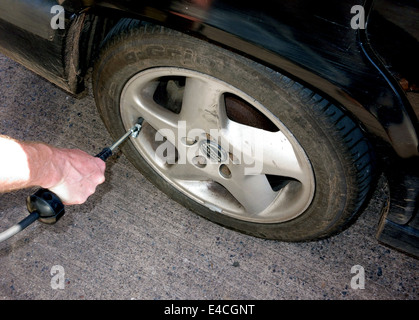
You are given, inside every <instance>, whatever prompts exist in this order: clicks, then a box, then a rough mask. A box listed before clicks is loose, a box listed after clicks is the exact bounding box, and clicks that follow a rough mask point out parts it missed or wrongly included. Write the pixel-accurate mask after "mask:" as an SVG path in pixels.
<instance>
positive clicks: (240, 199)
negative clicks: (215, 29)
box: [93, 19, 373, 241]
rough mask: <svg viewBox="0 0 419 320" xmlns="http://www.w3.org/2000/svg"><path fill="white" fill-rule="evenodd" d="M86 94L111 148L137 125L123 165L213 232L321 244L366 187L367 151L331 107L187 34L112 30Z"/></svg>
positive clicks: (134, 27) (128, 26)
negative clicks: (92, 99)
mask: <svg viewBox="0 0 419 320" xmlns="http://www.w3.org/2000/svg"><path fill="white" fill-rule="evenodd" d="M93 91H94V96H95V100H96V104H97V107H98V110H99V113H100V115H101V117H102V119H103V121H104V123H105V125H106V127H107V129H108V130H109V132H110V133H111V135H112V136H113V137H114V138H116V137H118V136H120V135H122V134H123V133H124V132H126V131H127V129H128V128H130V127H131V126H132V125H133V124H134V123H135V122H136V119H137V118H138V117H143V118H144V125H143V129H142V131H141V132H140V134H139V137H138V138H136V139H134V138H131V140H130V141H128V142H127V143H126V144H125V145H124V146H123V152H124V154H125V155H126V156H127V158H128V159H129V160H130V161H131V162H132V163H133V165H134V166H135V167H136V168H137V169H138V170H139V171H140V172H141V173H142V174H143V175H144V176H145V177H147V178H148V179H149V180H150V181H151V182H152V183H154V184H155V185H156V186H157V187H158V188H160V189H161V190H162V191H163V192H164V193H166V194H167V195H168V196H169V197H170V198H173V199H174V200H176V201H178V202H179V203H181V204H182V205H184V206H185V207H187V208H189V209H190V210H192V211H193V212H195V213H197V214H199V215H201V216H202V217H204V218H207V219H209V220H211V221H213V222H215V223H217V224H220V225H222V226H224V227H227V228H230V229H234V230H237V231H239V232H242V233H245V234H249V235H252V236H256V237H262V238H266V239H277V240H282V241H302V240H313V239H319V238H324V237H327V236H331V235H333V234H336V233H338V232H340V231H342V230H343V229H344V228H345V227H346V226H348V225H349V223H350V222H351V221H353V220H354V217H355V216H356V214H357V213H358V212H359V210H360V208H361V206H362V204H363V203H364V202H365V200H366V198H367V195H368V193H369V191H370V189H371V186H372V181H373V179H372V177H373V174H372V172H373V153H372V149H371V147H370V144H369V143H368V140H367V139H366V137H365V135H364V134H363V132H362V131H361V129H360V128H359V126H358V125H357V124H356V123H355V122H354V121H353V120H352V119H351V117H350V116H349V115H348V114H346V112H345V111H344V110H343V109H342V108H341V107H340V106H338V105H337V104H335V103H332V102H331V101H329V100H327V99H325V98H324V97H323V96H322V95H321V93H315V92H314V91H312V90H310V89H309V88H306V87H304V86H303V85H301V84H300V83H298V82H296V81H294V80H291V79H290V78H289V77H286V76H284V75H282V74H280V73H278V72H277V71H274V70H272V69H270V68H268V67H266V66H263V65H261V64H259V63H257V62H254V61H252V60H249V59H248V58H246V57H243V56H240V55H238V54H236V53H233V52H231V51H228V50H226V49H224V48H220V47H218V46H216V45H214V44H210V43H208V42H205V41H203V40H200V39H197V38H195V37H192V36H190V35H186V34H183V33H180V32H177V31H174V30H171V29H168V28H166V27H162V26H157V25H153V24H150V23H145V22H140V21H137V20H129V19H127V20H123V21H121V22H120V23H119V24H118V25H117V26H115V28H114V29H113V30H112V31H111V32H110V33H109V35H108V36H107V37H106V39H105V40H104V42H103V45H102V47H101V50H100V54H99V57H98V59H97V61H96V64H95V67H94V71H93ZM188 101H190V102H189V103H188ZM191 105H196V108H193V107H191ZM201 105H203V106H201ZM182 110H183V111H184V112H182ZM185 110H187V111H185ZM182 119H186V120H185V121H184V122H181V121H179V120H182ZM176 120H177V122H176ZM165 124H167V127H165ZM181 124H183V125H184V126H185V128H180V127H181ZM189 124H190V125H189ZM194 125H195V127H196V129H200V130H201V131H202V134H201V133H200V132H201V131H199V130H195V131H193V130H190V129H193V126H194ZM211 128H213V129H214V130H218V131H213V132H209V131H210V129H211ZM168 129H171V130H176V129H178V131H177V132H175V133H174V134H173V136H170V130H168ZM180 129H187V130H183V131H182V133H180V131H181V130H180ZM165 130H168V131H165ZM191 131H193V134H192V135H190V136H189V132H191ZM184 132H186V134H185V133H184ZM214 132H215V133H217V132H218V133H219V136H217V137H214V135H215V134H214ZM255 137H256V138H257V139H259V140H255V141H250V140H251V139H252V138H255ZM243 139H244V140H246V141H245V142H243ZM223 142H225V144H224V145H223ZM246 143H247V144H249V143H250V144H251V147H250V148H248V149H246ZM165 144H166V145H165ZM260 144H263V150H262V149H259V150H256V149H258V146H259V145H260ZM164 145H165V147H164V148H163V146H164ZM172 145H173V146H174V148H172V149H170V146H172ZM235 147H237V148H236V149H235ZM252 148H253V149H252ZM163 149H164V150H163ZM169 149H170V150H171V151H170V150H169ZM181 149H182V151H181ZM183 149H186V150H187V151H188V152H189V151H190V152H191V155H188V154H187V153H185V150H183ZM162 150H163V152H160V153H159V152H158V151H162ZM235 150H238V152H237V154H238V155H237V156H236V155H235V153H234V152H233V151H235ZM169 151H170V152H169ZM256 151H258V152H259V153H260V154H261V155H262V156H261V157H260V158H261V160H258V159H256V158H258V154H257V153H256ZM157 153H159V155H158V156H157V157H156V154H157ZM169 153H170V154H171V155H169ZM185 155H186V157H188V159H187V160H188V161H185V162H182V163H180V159H184V157H185ZM252 156H253V157H254V158H253V160H254V161H252ZM245 157H247V161H245V160H246V159H245ZM249 159H250V160H249ZM163 160H164V161H163ZM169 160H171V161H172V162H170V161H169ZM194 161H195V162H194ZM257 164H261V166H259V168H258V170H259V171H258V170H256V171H255V172H252V168H253V169H254V167H257ZM181 165H183V166H181ZM252 166H253V167H252ZM260 168H262V169H260ZM246 172H247V173H246Z"/></svg>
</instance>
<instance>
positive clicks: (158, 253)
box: [0, 55, 419, 300]
mask: <svg viewBox="0 0 419 320" xmlns="http://www.w3.org/2000/svg"><path fill="white" fill-rule="evenodd" d="M0 92H1V94H0V134H7V135H10V136H12V137H15V138H18V139H25V140H37V141H43V142H46V143H50V144H52V145H55V146H60V147H69V148H73V147H74V148H76V147H77V148H80V149H82V150H84V151H86V152H88V153H90V154H96V153H98V152H99V151H100V150H101V149H102V148H103V147H104V146H108V145H110V144H111V143H112V142H113V141H112V139H111V138H110V136H109V134H108V133H107V131H106V130H105V128H104V127H103V126H102V123H101V120H100V118H99V115H98V113H97V111H96V109H95V105H94V101H93V98H92V96H91V93H89V95H87V96H86V97H85V98H83V99H76V98H74V97H72V96H70V95H68V94H67V93H66V92H64V91H62V90H61V89H59V88H57V87H55V86H54V85H52V84H51V83H49V82H47V81H45V80H43V79H42V78H40V77H39V76H37V75H35V74H34V73H32V72H30V71H28V70H26V69H24V68H23V67H21V66H20V65H18V64H17V63H15V62H13V61H11V60H9V59H8V58H6V57H4V56H2V55H0ZM0 152H1V151H0ZM106 172H107V176H106V178H107V182H106V183H105V184H103V185H101V186H99V188H98V190H97V192H96V193H95V194H94V195H93V196H91V198H89V200H88V201H87V202H86V203H85V204H83V205H80V206H72V207H67V208H66V215H65V216H64V217H63V218H62V219H61V220H60V221H59V222H58V223H57V224H55V225H53V226H47V225H43V224H41V223H39V222H35V223H34V224H32V225H31V226H29V227H28V228H27V229H26V230H24V231H23V232H21V233H19V234H18V235H16V236H15V237H13V238H11V239H9V240H8V241H7V242H3V243H0V266H1V269H0V299H2V300H9V299H13V300H15V299H17V300H23V299H30V300H32V299H74V300H78V299H126V300H129V299H238V300H240V299H274V300H277V299H278V300H280V299H315V300H323V299H334V300H338V299H339V300H346V299H348V300H351V299H362V300H370V299H374V300H376V299H380V300H382V299H395V300H418V299H419V286H418V285H419V260H417V259H415V258H412V257H409V256H407V255H404V254H402V253H400V252H397V251H395V250H392V249H391V248H388V247H386V246H383V245H382V244H380V243H378V242H377V241H376V239H375V232H376V228H377V223H378V220H379V217H380V209H381V207H382V205H383V203H384V199H385V196H384V194H385V191H386V184H385V180H384V179H381V180H380V183H379V185H378V187H377V190H376V192H375V194H374V196H373V198H372V199H371V201H370V203H369V205H368V207H367V208H366V209H365V211H364V212H363V213H362V215H361V216H360V218H359V219H358V220H357V221H356V222H355V223H354V224H353V225H352V226H351V227H350V228H349V229H348V230H346V231H344V232H342V233H341V234H339V235H337V236H334V237H332V238H329V239H327V240H322V241H318V242H308V243H282V242H276V241H267V240H262V239H257V238H253V237H249V236H245V235H242V234H239V233H236V232H234V231H230V230H227V229H224V228H222V227H220V226H218V225H215V224H213V223H211V222H209V221H206V220H204V219H202V218H200V217H199V216H197V215H195V214H194V213H192V212H190V211H188V210H187V209H185V208H183V207H182V206H181V205H179V204H177V203H175V202H173V201H171V200H170V199H168V198H167V197H166V195H165V194H163V193H162V192H160V191H159V190H158V189H156V188H155V187H154V186H153V185H152V184H151V183H150V182H148V181H146V180H145V179H144V177H143V176H142V175H141V174H140V173H139V172H137V171H136V170H135V169H134V167H133V166H132V165H131V164H130V163H129V162H128V161H127V159H126V158H125V157H124V155H122V154H119V155H117V156H116V157H114V158H112V159H110V160H109V161H108V162H107V171H106ZM33 191H34V190H22V191H18V192H12V193H7V194H0V231H3V230H4V229H6V228H7V227H9V226H11V225H12V224H14V223H15V222H17V221H20V220H21V219H22V218H24V217H25V216H26V215H27V210H26V205H25V199H26V197H27V196H28V195H29V194H31V193H32V192H33ZM354 266H360V267H362V268H363V269H362V270H363V271H364V276H365V284H364V289H361V288H358V289H356V285H360V284H361V282H360V281H359V280H358V281H355V280H356V279H357V278H359V277H362V273H361V272H360V271H356V270H355V269H354V270H352V271H353V273H352V272H351V269H352V268H353V267H354ZM353 277H354V279H352V278H353ZM351 280H354V281H353V282H352V283H353V284H355V286H351ZM353 287H354V288H353Z"/></svg>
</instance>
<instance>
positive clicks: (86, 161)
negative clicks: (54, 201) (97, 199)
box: [43, 149, 106, 205]
mask: <svg viewBox="0 0 419 320" xmlns="http://www.w3.org/2000/svg"><path fill="white" fill-rule="evenodd" d="M51 165H52V169H51V172H52V174H53V175H54V176H53V177H51V178H52V179H51V180H52V181H53V182H50V183H49V184H51V185H49V186H43V187H46V188H47V189H49V190H50V191H52V192H54V193H55V194H56V195H57V196H58V197H59V198H60V199H61V201H62V202H63V204H65V205H72V204H82V203H84V202H85V201H86V200H87V198H88V197H89V196H91V195H92V194H93V193H94V192H95V191H96V187H97V186H98V185H99V184H101V183H103V182H104V181H105V176H104V172H105V168H106V165H105V162H104V161H102V160H101V159H99V158H96V157H93V156H91V155H89V154H87V153H85V152H84V151H81V150H78V149H55V150H54V152H53V157H52V160H51Z"/></svg>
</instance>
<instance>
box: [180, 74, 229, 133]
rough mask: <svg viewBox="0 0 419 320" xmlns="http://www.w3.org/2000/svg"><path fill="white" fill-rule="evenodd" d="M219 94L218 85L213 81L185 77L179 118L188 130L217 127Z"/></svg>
mask: <svg viewBox="0 0 419 320" xmlns="http://www.w3.org/2000/svg"><path fill="white" fill-rule="evenodd" d="M221 94H222V90H221V88H220V86H217V85H216V84H215V83H213V82H207V81H204V80H202V79H198V78H192V77H191V78H186V82H185V91H184V94H183V101H182V109H181V111H180V114H179V119H180V120H182V121H185V122H186V128H187V129H188V131H189V130H193V129H201V130H203V131H205V132H209V131H210V129H218V127H219V116H220V98H221Z"/></svg>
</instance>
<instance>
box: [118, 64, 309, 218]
mask: <svg viewBox="0 0 419 320" xmlns="http://www.w3.org/2000/svg"><path fill="white" fill-rule="evenodd" d="M249 112H250V116H247V117H246V114H248V113H249ZM120 113H121V118H122V121H123V124H124V126H125V127H126V128H127V129H128V128H130V127H132V126H133V124H134V123H135V122H136V121H137V119H138V117H143V118H144V123H143V128H142V130H141V132H140V134H139V136H138V137H137V138H135V139H134V138H131V142H132V143H133V145H134V147H135V148H136V150H137V151H138V152H139V153H140V155H141V156H142V157H143V158H144V159H145V160H146V161H147V163H148V164H150V165H151V166H152V167H153V169H154V170H155V171H156V172H157V173H158V174H159V175H160V176H161V177H162V178H164V179H165V180H166V181H167V182H168V183H170V184H171V185H172V186H174V187H175V188H176V189H178V190H179V191H180V192H182V193H183V194H185V195H186V196H188V197H190V198H192V199H193V200H195V201H197V202H198V203H200V204H202V205H204V206H206V207H208V208H210V209H211V210H213V211H215V212H218V213H220V214H224V215H227V216H230V217H233V218H236V219H240V220H244V221H249V222H255V223H279V222H284V221H287V220H290V219H293V218H295V217H297V216H299V215H300V214H302V213H303V212H304V211H305V210H306V209H307V208H308V206H309V205H310V203H311V201H312V199H313V196H314V190H315V181H314V174H313V170H312V167H311V164H310V161H309V159H308V157H307V156H306V154H305V152H304V150H303V148H302V147H301V145H300V144H299V143H298V141H297V140H296V139H295V138H294V137H293V135H292V134H291V133H290V132H289V131H288V129H287V128H286V127H285V126H284V125H283V124H282V123H281V122H280V120H279V119H277V118H276V117H274V116H273V115H272V114H271V113H270V112H269V111H268V110H267V109H266V108H265V107H263V106H262V105H261V104H260V103H259V102H257V101H256V100H255V99H252V98H251V97H249V96H248V95H247V94H245V93H244V92H242V91H241V90H239V89H237V88H235V87H233V86H231V85H229V84H227V83H225V82H223V81H221V80H219V79H216V78H213V77H211V76H208V75H205V74H202V73H199V72H195V71H191V70H187V69H181V68H169V67H167V68H153V69H148V70H146V71H143V72H140V73H138V74H137V75H135V76H134V77H133V78H131V79H130V80H129V81H128V83H127V84H126V85H125V86H124V89H123V91H122V94H121V100H120ZM243 115H244V116H243ZM254 121H256V123H253V122H254Z"/></svg>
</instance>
